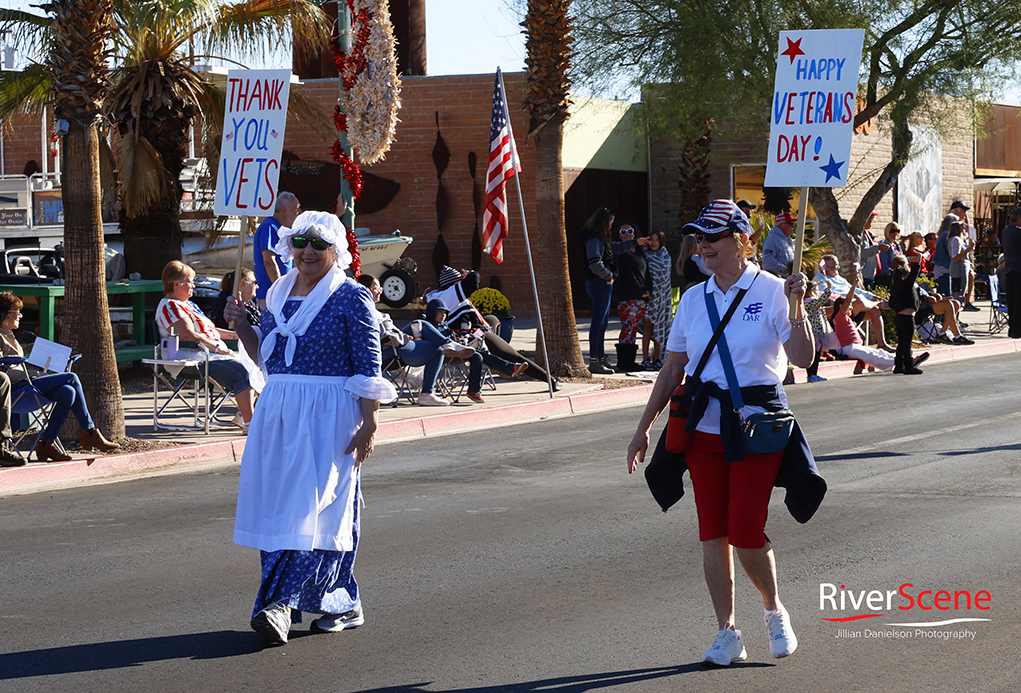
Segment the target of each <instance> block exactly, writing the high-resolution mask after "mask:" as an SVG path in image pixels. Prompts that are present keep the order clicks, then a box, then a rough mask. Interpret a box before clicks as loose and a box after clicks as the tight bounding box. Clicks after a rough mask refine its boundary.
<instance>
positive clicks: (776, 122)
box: [765, 29, 865, 188]
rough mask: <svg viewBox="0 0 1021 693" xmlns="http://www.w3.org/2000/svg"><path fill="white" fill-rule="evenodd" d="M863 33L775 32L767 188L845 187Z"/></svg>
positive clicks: (827, 30) (856, 30)
mask: <svg viewBox="0 0 1021 693" xmlns="http://www.w3.org/2000/svg"><path fill="white" fill-rule="evenodd" d="M864 41H865V30H864V29H824V30H814V31H782V32H780V49H779V55H778V57H777V65H776V80H775V82H774V87H773V108H772V112H771V114H770V115H771V117H770V127H769V153H768V159H767V163H766V180H765V185H766V186H767V187H785V188H787V187H789V188H794V187H819V188H822V187H842V186H844V185H847V172H848V165H849V162H850V159H851V136H852V134H853V133H854V114H855V102H856V97H857V94H858V67H859V65H860V64H861V50H862V44H863V43H864Z"/></svg>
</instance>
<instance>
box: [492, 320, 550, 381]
mask: <svg viewBox="0 0 1021 693" xmlns="http://www.w3.org/2000/svg"><path fill="white" fill-rule="evenodd" d="M483 317H484V318H485V320H486V323H487V324H488V325H489V327H490V328H492V329H490V331H489V332H486V333H485V334H484V335H482V340H483V342H484V343H485V345H486V349H488V350H489V351H490V352H492V353H494V354H496V355H497V356H499V357H500V358H502V359H506V360H508V361H510V362H511V363H523V364H525V365H526V366H527V367H526V368H525V370H524V373H523V375H527V376H528V377H529V378H532V379H534V380H539V381H541V382H544V383H545V382H548V381H549V376H548V375H547V373H546V370H545V369H544V368H543V367H542V366H540V365H539V364H538V363H536V362H535V361H533V360H532V359H530V358H527V357H525V356H522V355H521V354H520V353H518V350H517V349H515V348H514V347H512V346H511V345H510V344H508V343H507V342H506V341H504V339H503V338H502V337H501V336H500V335H499V334H497V332H496V326H497V325H499V324H500V319H499V318H498V317H496V316H495V315H485V316H483ZM562 387H563V385H561V383H560V381H559V380H557V379H556V378H553V391H554V392H558V391H559V390H560V389H561V388H562Z"/></svg>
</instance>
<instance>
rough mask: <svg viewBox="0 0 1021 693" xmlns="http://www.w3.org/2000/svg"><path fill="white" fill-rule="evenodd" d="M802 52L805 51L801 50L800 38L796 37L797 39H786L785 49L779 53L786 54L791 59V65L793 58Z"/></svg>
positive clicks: (802, 53)
mask: <svg viewBox="0 0 1021 693" xmlns="http://www.w3.org/2000/svg"><path fill="white" fill-rule="evenodd" d="M804 54H805V51H803V50H801V39H798V40H797V41H791V40H790V39H787V50H785V51H784V52H783V53H781V54H780V55H786V56H787V57H789V58H790V59H791V65H793V64H794V59H795V58H796V57H798V56H799V55H804Z"/></svg>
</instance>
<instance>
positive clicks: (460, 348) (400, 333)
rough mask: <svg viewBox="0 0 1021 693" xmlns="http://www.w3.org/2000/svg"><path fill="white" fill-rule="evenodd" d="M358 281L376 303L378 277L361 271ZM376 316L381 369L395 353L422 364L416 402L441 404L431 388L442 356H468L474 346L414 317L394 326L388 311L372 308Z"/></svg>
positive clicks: (410, 362)
mask: <svg viewBox="0 0 1021 693" xmlns="http://www.w3.org/2000/svg"><path fill="white" fill-rule="evenodd" d="M358 282H359V283H360V284H362V286H364V287H366V288H367V289H368V290H369V293H371V294H372V300H373V301H375V302H376V303H379V297H380V296H382V295H383V288H382V287H381V286H380V285H379V280H378V279H376V278H375V277H374V276H372V275H371V274H362V275H361V276H360V277H358ZM376 320H377V321H378V322H379V338H380V344H381V346H382V349H383V353H382V358H383V370H386V368H387V364H388V362H389V361H391V360H392V359H393V358H394V357H395V356H398V357H400V359H401V361H402V362H404V363H406V364H408V365H409V366H415V367H417V366H423V371H422V390H421V392H420V393H419V395H418V404H419V406H422V407H445V406H448V405H449V404H450V400H448V399H444V398H443V397H439V396H437V395H436V394H435V393H434V392H433V390H435V388H436V379H437V378H438V377H439V375H440V371H441V370H442V369H443V358H444V356H449V357H451V358H460V359H469V358H471V357H472V355H474V354H475V349H473V348H472V347H470V346H465V345H463V344H455V343H454V342H451V341H450V340H449V339H448V338H446V337H445V336H443V335H442V334H441V333H440V331H439V330H437V329H436V328H435V327H434V326H433V325H431V324H429V323H428V322H424V321H422V320H416V321H414V322H413V323H412V324H409V325H408V326H407V327H405V328H404V330H399V329H397V326H396V325H394V322H393V319H392V318H391V317H390V315H389V314H388V313H381V312H379V311H378V310H377V311H376Z"/></svg>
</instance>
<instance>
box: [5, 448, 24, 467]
mask: <svg viewBox="0 0 1021 693" xmlns="http://www.w3.org/2000/svg"><path fill="white" fill-rule="evenodd" d="M24 466H25V459H24V458H23V457H22V456H21V455H19V454H18V453H16V452H13V451H12V450H11V449H10V448H8V447H7V446H6V445H3V446H0V467H24Z"/></svg>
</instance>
